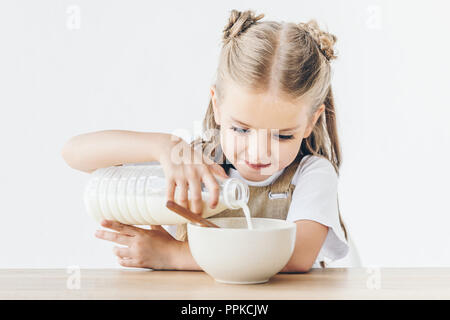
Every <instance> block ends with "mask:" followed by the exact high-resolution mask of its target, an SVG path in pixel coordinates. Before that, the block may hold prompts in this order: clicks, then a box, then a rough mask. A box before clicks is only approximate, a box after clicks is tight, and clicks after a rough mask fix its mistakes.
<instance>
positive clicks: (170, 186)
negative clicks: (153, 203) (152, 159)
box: [166, 179, 176, 201]
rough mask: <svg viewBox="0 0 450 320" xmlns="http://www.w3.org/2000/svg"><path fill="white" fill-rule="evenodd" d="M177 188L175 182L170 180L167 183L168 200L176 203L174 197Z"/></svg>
mask: <svg viewBox="0 0 450 320" xmlns="http://www.w3.org/2000/svg"><path fill="white" fill-rule="evenodd" d="M175 186H176V185H175V180H173V179H170V180H168V181H167V194H166V197H167V200H170V201H174V200H173V197H174V193H175Z"/></svg>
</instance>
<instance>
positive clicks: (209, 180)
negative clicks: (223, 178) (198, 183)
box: [202, 171, 220, 209]
mask: <svg viewBox="0 0 450 320" xmlns="http://www.w3.org/2000/svg"><path fill="white" fill-rule="evenodd" d="M202 180H203V182H204V183H205V185H206V188H207V189H208V193H209V195H210V197H209V206H210V207H211V208H213V209H214V208H215V207H216V206H217V204H218V203H219V195H220V188H219V184H218V183H217V180H216V179H215V178H214V176H213V175H212V173H211V172H209V171H208V172H206V173H205V174H204V175H203V177H202Z"/></svg>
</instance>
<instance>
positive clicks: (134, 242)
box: [95, 220, 179, 270]
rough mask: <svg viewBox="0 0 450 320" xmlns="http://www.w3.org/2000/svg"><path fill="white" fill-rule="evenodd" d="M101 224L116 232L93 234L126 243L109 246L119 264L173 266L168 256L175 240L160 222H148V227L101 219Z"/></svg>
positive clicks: (104, 238) (156, 267)
mask: <svg viewBox="0 0 450 320" xmlns="http://www.w3.org/2000/svg"><path fill="white" fill-rule="evenodd" d="M101 226H103V227H105V228H109V229H112V230H115V231H117V232H110V231H105V230H97V231H96V232H95V236H96V237H97V238H100V239H103V240H108V241H113V242H115V243H118V244H121V245H125V246H127V247H118V246H115V247H114V248H113V251H114V254H115V255H116V256H117V257H118V258H119V264H120V265H122V266H124V267H136V268H152V269H161V270H163V269H172V268H173V262H172V261H171V257H172V256H173V250H174V247H175V246H176V245H177V243H178V242H179V241H177V240H176V239H174V238H173V237H172V236H171V235H170V234H169V233H168V232H167V231H166V230H165V229H164V228H163V227H162V226H153V225H152V226H151V228H152V230H146V229H142V228H139V227H135V226H130V225H126V224H123V223H120V222H118V221H111V220H102V222H101Z"/></svg>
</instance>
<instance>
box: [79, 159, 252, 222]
mask: <svg viewBox="0 0 450 320" xmlns="http://www.w3.org/2000/svg"><path fill="white" fill-rule="evenodd" d="M218 183H219V186H220V188H221V189H220V196H219V199H218V204H217V206H216V207H215V208H210V206H209V203H210V201H209V200H210V194H209V193H208V190H207V189H206V188H203V189H202V203H203V210H202V213H201V216H202V217H203V218H208V217H211V216H213V215H216V214H218V213H220V212H222V211H224V210H226V209H230V208H231V209H238V208H239V207H242V208H243V210H244V212H245V215H246V218H247V222H248V227H249V228H250V229H251V228H252V225H251V219H250V213H249V209H248V207H247V205H246V203H247V201H248V195H249V192H248V186H247V185H246V184H245V183H243V182H241V181H239V180H238V179H235V178H229V179H225V180H222V181H218ZM190 195H191V192H190V190H189V191H188V202H189V207H190V208H192V205H193V204H192V200H191V196H190ZM179 197H180V191H179V188H178V187H177V188H175V193H174V200H175V202H177V203H179V201H178V200H179ZM84 202H85V206H86V209H87V211H88V213H89V214H90V215H91V216H92V217H93V218H94V219H95V220H96V221H97V222H100V221H101V220H103V219H108V220H114V221H119V222H121V223H124V224H130V225H150V224H152V225H173V224H183V223H187V222H188V220H187V219H186V218H184V217H182V216H180V215H179V214H177V213H175V212H173V211H171V210H170V209H168V208H167V207H166V203H167V198H166V180H165V177H164V175H163V171H162V168H161V167H160V166H155V165H150V166H142V165H139V166H113V167H108V168H101V169H98V170H96V171H94V172H93V173H92V174H91V179H90V180H89V182H88V184H87V185H86V188H85V193H84Z"/></svg>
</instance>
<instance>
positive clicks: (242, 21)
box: [223, 10, 264, 44]
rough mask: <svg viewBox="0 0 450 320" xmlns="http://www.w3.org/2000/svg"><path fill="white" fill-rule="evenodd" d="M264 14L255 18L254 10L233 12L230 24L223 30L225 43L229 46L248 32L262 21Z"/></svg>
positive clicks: (229, 20)
mask: <svg viewBox="0 0 450 320" xmlns="http://www.w3.org/2000/svg"><path fill="white" fill-rule="evenodd" d="M263 17H264V14H260V15H259V16H255V13H254V12H253V11H252V10H247V11H243V12H241V11H238V10H232V11H231V14H230V18H229V19H228V24H227V25H226V26H225V28H224V29H223V41H224V43H225V44H227V43H228V42H229V41H231V40H232V39H233V38H234V37H237V36H239V35H240V34H241V33H242V32H244V31H245V30H247V29H248V28H249V27H250V26H251V25H252V24H254V23H255V22H257V21H258V20H260V19H262V18H263Z"/></svg>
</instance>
